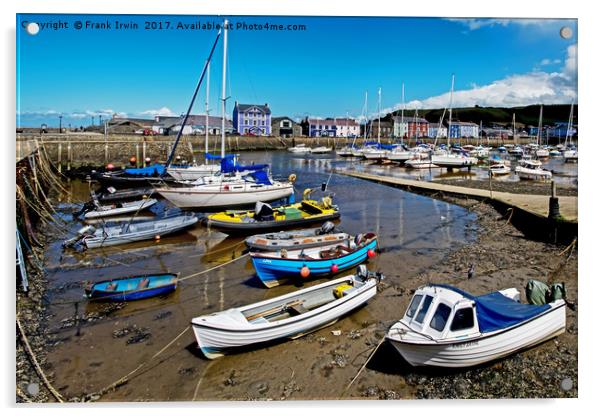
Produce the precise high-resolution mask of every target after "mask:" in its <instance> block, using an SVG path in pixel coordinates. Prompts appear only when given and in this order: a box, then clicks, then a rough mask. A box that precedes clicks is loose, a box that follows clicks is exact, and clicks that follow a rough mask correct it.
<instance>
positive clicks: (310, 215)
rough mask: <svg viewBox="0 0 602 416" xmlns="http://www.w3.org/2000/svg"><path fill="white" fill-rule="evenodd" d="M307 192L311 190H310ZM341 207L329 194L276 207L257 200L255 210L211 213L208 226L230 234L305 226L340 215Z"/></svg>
mask: <svg viewBox="0 0 602 416" xmlns="http://www.w3.org/2000/svg"><path fill="white" fill-rule="evenodd" d="M306 194H307V193H306ZM339 216H340V213H339V208H338V207H337V206H336V205H333V204H332V199H331V198H330V197H329V196H325V197H323V198H322V201H316V200H312V199H303V200H302V201H301V202H298V203H295V204H289V205H284V206H280V207H276V208H273V207H271V206H270V205H269V204H265V203H263V202H257V204H256V206H255V211H224V212H218V213H215V214H211V215H209V216H208V217H207V226H208V227H210V228H215V229H217V230H219V231H221V232H223V233H226V234H237V233H238V234H253V233H255V232H258V231H277V230H282V229H283V228H292V227H301V226H304V225H307V224H314V223H316V222H324V221H330V220H333V219H336V218H339Z"/></svg>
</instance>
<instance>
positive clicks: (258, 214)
mask: <svg viewBox="0 0 602 416" xmlns="http://www.w3.org/2000/svg"><path fill="white" fill-rule="evenodd" d="M255 219H256V220H257V221H273V220H274V210H273V209H272V207H271V206H270V204H266V203H265V202H260V201H257V203H256V204H255Z"/></svg>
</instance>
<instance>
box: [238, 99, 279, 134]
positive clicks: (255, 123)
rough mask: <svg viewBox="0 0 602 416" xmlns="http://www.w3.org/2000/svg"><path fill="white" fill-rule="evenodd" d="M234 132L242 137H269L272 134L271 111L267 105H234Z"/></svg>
mask: <svg viewBox="0 0 602 416" xmlns="http://www.w3.org/2000/svg"><path fill="white" fill-rule="evenodd" d="M232 122H233V124H234V130H236V131H237V132H238V133H239V134H242V135H247V136H248V135H251V136H269V135H271V134H272V111H271V110H270V107H269V106H268V104H267V103H266V104H264V105H259V104H239V103H238V101H236V102H235V103H234V113H233V116H232Z"/></svg>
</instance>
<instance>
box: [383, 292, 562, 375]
mask: <svg viewBox="0 0 602 416" xmlns="http://www.w3.org/2000/svg"><path fill="white" fill-rule="evenodd" d="M519 298H520V293H519V292H518V290H516V289H505V290H501V291H499V292H493V293H490V294H487V295H481V296H473V295H471V294H469V293H466V292H464V291H462V290H460V289H457V288H455V287H452V286H448V285H436V284H432V285H427V286H424V287H421V288H419V289H418V290H417V291H416V293H415V294H414V297H413V298H412V301H411V302H410V305H409V307H408V309H407V311H406V313H405V314H404V316H403V318H402V319H401V320H400V321H398V322H397V323H395V324H394V325H393V326H392V327H391V328H390V329H389V331H388V333H387V335H386V339H387V340H388V341H389V342H390V343H391V344H392V345H393V346H394V347H395V349H396V350H397V351H398V352H399V353H400V354H401V356H402V357H403V358H404V359H405V360H406V361H407V362H408V363H410V364H411V365H412V366H435V367H455V368H461V367H471V366H475V365H479V364H483V363H486V362H489V361H493V360H497V359H500V358H503V357H506V356H508V355H510V354H513V353H516V352H518V351H520V350H523V349H526V348H530V347H533V346H535V345H537V344H540V343H542V342H544V341H547V340H549V339H551V338H554V337H556V336H558V335H560V334H562V333H563V332H564V330H565V326H566V302H565V301H564V300H562V299H560V300H555V301H553V302H551V303H549V304H545V305H529V304H522V303H519Z"/></svg>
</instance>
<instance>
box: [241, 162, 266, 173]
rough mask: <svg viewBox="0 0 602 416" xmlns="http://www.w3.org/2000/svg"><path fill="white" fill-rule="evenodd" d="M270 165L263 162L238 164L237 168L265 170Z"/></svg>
mask: <svg viewBox="0 0 602 416" xmlns="http://www.w3.org/2000/svg"><path fill="white" fill-rule="evenodd" d="M269 167H270V165H268V164H267V163H263V164H261V165H238V164H237V165H236V169H237V170H238V171H243V170H264V169H267V168H269Z"/></svg>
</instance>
